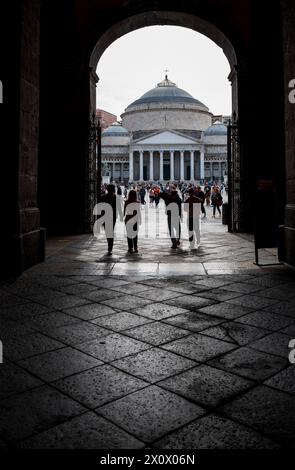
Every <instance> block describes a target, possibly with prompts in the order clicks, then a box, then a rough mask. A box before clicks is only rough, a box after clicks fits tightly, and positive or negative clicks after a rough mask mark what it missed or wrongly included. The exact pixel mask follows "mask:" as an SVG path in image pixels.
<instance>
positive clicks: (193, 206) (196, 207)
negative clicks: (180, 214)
mask: <svg viewBox="0 0 295 470" xmlns="http://www.w3.org/2000/svg"><path fill="white" fill-rule="evenodd" d="M188 194H189V197H188V198H187V200H186V201H185V204H184V210H185V211H186V212H187V213H188V214H187V228H188V233H189V242H190V248H191V250H193V249H194V247H195V243H196V242H197V245H199V244H200V223H199V218H200V206H201V204H202V199H201V198H199V197H197V196H196V192H195V191H194V188H190V189H189V191H188Z"/></svg>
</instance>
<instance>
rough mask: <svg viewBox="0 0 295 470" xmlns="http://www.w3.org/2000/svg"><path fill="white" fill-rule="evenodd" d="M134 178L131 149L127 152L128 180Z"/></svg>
mask: <svg viewBox="0 0 295 470" xmlns="http://www.w3.org/2000/svg"><path fill="white" fill-rule="evenodd" d="M133 180H134V165H133V151H130V154H129V181H133Z"/></svg>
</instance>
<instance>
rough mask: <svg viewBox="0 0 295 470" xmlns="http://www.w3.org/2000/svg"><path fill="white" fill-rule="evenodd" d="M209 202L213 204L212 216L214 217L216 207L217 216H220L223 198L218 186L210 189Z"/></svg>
mask: <svg viewBox="0 0 295 470" xmlns="http://www.w3.org/2000/svg"><path fill="white" fill-rule="evenodd" d="M211 202H212V206H213V216H212V217H213V218H215V214H216V209H217V210H218V212H219V217H220V216H221V210H220V206H222V203H223V198H222V195H221V192H220V189H219V187H218V186H214V188H213V190H212V195H211Z"/></svg>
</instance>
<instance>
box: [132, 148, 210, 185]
mask: <svg viewBox="0 0 295 470" xmlns="http://www.w3.org/2000/svg"><path fill="white" fill-rule="evenodd" d="M195 151H196V149H194V150H189V152H190V180H194V179H195V178H194V175H195ZM197 151H199V152H200V179H204V177H205V174H204V165H205V154H204V151H203V150H202V149H201V150H197ZM137 152H138V153H139V180H140V181H144V153H147V152H144V151H143V150H139V151H137ZM155 152H157V153H159V155H160V159H159V160H160V172H159V180H160V181H163V180H164V179H165V178H164V150H159V151H157V150H149V151H148V153H149V178H148V180H149V181H153V180H154V153H155ZM165 152H166V153H167V152H168V153H170V178H169V180H170V181H174V180H175V161H176V156H175V153H176V152H178V153H180V175H179V176H180V178H179V179H180V180H181V181H184V180H185V179H186V175H185V173H184V169H185V164H184V154H185V152H188V151H187V150H186V151H185V150H169V151H166V150H165ZM129 180H130V181H134V150H132V151H130V155H129Z"/></svg>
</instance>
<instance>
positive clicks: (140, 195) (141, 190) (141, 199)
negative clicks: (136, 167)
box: [139, 186, 146, 206]
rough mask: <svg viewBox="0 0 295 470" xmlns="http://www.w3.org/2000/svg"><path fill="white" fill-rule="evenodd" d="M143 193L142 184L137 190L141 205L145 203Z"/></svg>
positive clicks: (144, 192) (144, 191) (144, 193)
mask: <svg viewBox="0 0 295 470" xmlns="http://www.w3.org/2000/svg"><path fill="white" fill-rule="evenodd" d="M145 195H146V190H145V189H144V187H143V186H142V187H141V188H140V190H139V197H140V202H141V204H142V205H143V206H144V205H145Z"/></svg>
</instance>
